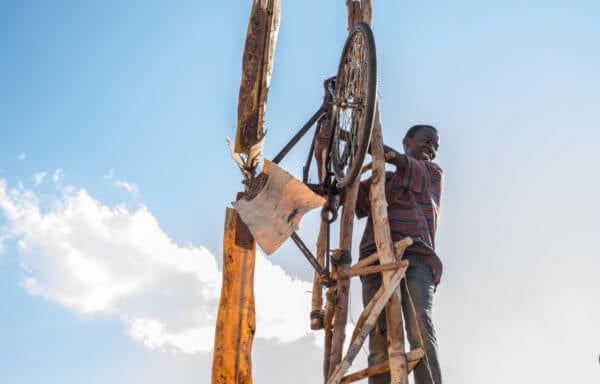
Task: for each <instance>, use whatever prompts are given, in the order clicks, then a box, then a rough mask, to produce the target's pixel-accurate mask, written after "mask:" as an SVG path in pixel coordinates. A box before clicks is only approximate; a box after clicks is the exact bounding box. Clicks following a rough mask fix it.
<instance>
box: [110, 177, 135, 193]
mask: <svg viewBox="0 0 600 384" xmlns="http://www.w3.org/2000/svg"><path fill="white" fill-rule="evenodd" d="M113 185H114V186H115V187H116V188H121V189H124V190H126V191H127V192H131V193H137V191H138V188H137V185H135V184H132V183H128V182H127V181H123V180H117V181H115V182H114V183H113Z"/></svg>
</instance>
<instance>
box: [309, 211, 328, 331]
mask: <svg viewBox="0 0 600 384" xmlns="http://www.w3.org/2000/svg"><path fill="white" fill-rule="evenodd" d="M326 243H327V223H325V222H324V221H322V220H321V226H320V228H319V235H318V237H317V254H316V258H317V261H318V262H319V264H320V265H325V252H326V251H327V249H326V248H327V244H326ZM311 303H312V305H311V312H310V313H311V319H310V328H311V329H312V330H318V329H322V328H323V327H324V324H325V321H324V314H323V286H322V285H321V276H320V275H319V274H318V273H317V272H315V274H314V277H313V289H312V301H311ZM317 316H318V317H317Z"/></svg>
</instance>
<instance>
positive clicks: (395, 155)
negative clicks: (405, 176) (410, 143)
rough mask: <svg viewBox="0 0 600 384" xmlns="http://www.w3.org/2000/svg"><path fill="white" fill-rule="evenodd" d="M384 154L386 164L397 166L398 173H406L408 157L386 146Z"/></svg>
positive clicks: (384, 146)
mask: <svg viewBox="0 0 600 384" xmlns="http://www.w3.org/2000/svg"><path fill="white" fill-rule="evenodd" d="M383 152H384V153H385V160H386V162H387V163H390V164H392V165H395V166H396V172H404V171H405V170H406V167H407V166H408V160H407V159H406V155H404V154H402V153H400V152H398V151H396V150H395V149H394V148H392V147H388V146H387V145H385V144H384V145H383Z"/></svg>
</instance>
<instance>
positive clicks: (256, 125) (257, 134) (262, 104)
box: [235, 0, 280, 169]
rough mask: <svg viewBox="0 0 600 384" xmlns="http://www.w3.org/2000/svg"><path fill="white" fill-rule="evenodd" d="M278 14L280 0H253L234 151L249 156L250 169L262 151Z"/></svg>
mask: <svg viewBox="0 0 600 384" xmlns="http://www.w3.org/2000/svg"><path fill="white" fill-rule="evenodd" d="M279 17H280V7H279V0H254V3H253V5H252V10H251V13H250V20H249V22H248V30H247V34H246V43H245V46H244V55H243V58H242V80H241V84H240V94H239V99H238V125H237V131H236V136H235V151H236V152H237V153H245V154H246V155H247V156H248V158H247V160H248V164H247V166H248V168H251V169H254V168H255V167H256V165H257V163H258V159H259V157H260V154H261V152H262V139H263V137H264V130H263V123H264V116H265V110H266V102H267V93H268V89H269V82H270V80H271V73H272V71H273V59H274V56H275V46H276V43H277V35H278V32H279Z"/></svg>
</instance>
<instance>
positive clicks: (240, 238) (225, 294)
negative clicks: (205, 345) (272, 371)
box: [212, 208, 256, 384]
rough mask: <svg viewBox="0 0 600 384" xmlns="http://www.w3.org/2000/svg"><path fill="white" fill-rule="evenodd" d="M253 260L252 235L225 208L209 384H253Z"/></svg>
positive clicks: (254, 250)
mask: <svg viewBox="0 0 600 384" xmlns="http://www.w3.org/2000/svg"><path fill="white" fill-rule="evenodd" d="M255 260H256V246H255V243H254V240H253V239H252V235H251V234H250V232H249V231H248V228H247V227H246V225H245V224H244V222H243V221H242V220H241V219H240V218H239V216H238V214H237V213H236V211H235V210H234V209H232V208H227V211H226V214H225V231H224V238H223V284H222V287H221V298H220V301H219V311H218V314H217V324H216V329H215V347H214V350H213V366H212V384H252V362H251V358H250V356H251V351H252V341H253V337H254V331H255V329H256V319H255V312H254V266H255Z"/></svg>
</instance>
